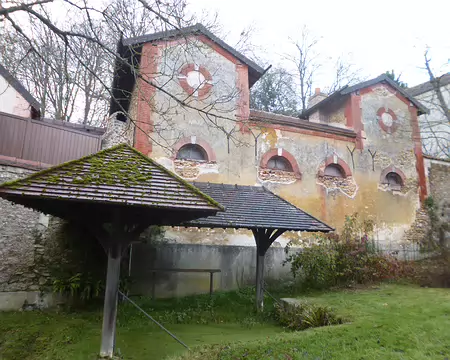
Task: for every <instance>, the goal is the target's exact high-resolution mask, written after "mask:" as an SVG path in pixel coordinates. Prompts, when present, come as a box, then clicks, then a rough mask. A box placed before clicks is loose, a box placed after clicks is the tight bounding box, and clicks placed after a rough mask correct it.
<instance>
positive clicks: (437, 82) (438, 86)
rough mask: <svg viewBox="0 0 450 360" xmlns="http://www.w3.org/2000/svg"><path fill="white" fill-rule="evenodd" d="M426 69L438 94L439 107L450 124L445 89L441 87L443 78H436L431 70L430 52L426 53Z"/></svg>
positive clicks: (449, 112) (449, 111)
mask: <svg viewBox="0 0 450 360" xmlns="http://www.w3.org/2000/svg"><path fill="white" fill-rule="evenodd" d="M424 58H425V68H426V69H427V72H428V76H429V78H430V83H431V85H432V86H433V91H434V92H435V94H436V99H437V105H438V107H439V109H440V111H441V112H442V115H443V116H444V117H445V118H446V120H447V122H448V123H449V124H450V110H449V104H448V103H447V101H446V100H445V98H444V93H443V87H442V85H441V77H436V76H434V74H433V71H432V70H431V66H430V61H431V59H430V58H429V57H428V50H427V51H425V54H424Z"/></svg>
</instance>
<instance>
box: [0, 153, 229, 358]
mask: <svg viewBox="0 0 450 360" xmlns="http://www.w3.org/2000/svg"><path fill="white" fill-rule="evenodd" d="M0 196H1V197H2V198H5V199H7V200H10V201H12V202H14V203H17V204H21V205H24V206H26V207H29V208H32V209H35V210H38V211H40V212H43V213H46V214H51V215H55V216H57V217H60V218H63V219H67V220H71V221H75V222H77V223H79V224H80V225H81V226H86V227H87V228H88V229H89V230H90V231H91V232H92V233H93V234H94V235H95V236H96V238H97V239H98V240H99V241H100V243H101V244H102V246H103V247H104V249H105V251H106V253H107V254H108V268H107V278H106V290H105V302H104V312H103V328H102V343H101V350H100V355H101V356H103V357H112V356H113V352H114V343H115V328H116V315H117V299H118V290H119V274H120V261H121V258H122V252H123V251H124V250H125V249H126V248H127V247H128V245H129V244H130V243H131V242H132V241H135V240H137V238H138V236H139V234H140V233H141V232H142V231H143V230H145V229H146V228H147V227H148V226H150V225H177V224H180V223H182V222H186V221H189V220H193V219H196V218H199V217H204V216H211V215H214V214H216V213H217V212H218V211H222V210H223V207H222V206H221V205H220V204H219V203H217V202H216V201H214V200H213V199H212V198H210V197H209V196H207V195H205V194H203V193H202V192H201V191H200V190H199V189H197V188H196V187H195V186H193V185H191V184H189V183H187V182H186V181H184V180H183V179H181V178H179V177H178V176H176V175H175V174H173V173H171V172H170V171H168V170H167V169H166V168H164V167H163V166H161V165H159V164H157V163H156V162H154V161H153V160H151V159H149V158H148V157H146V156H144V155H143V154H141V153H139V152H138V151H136V150H135V149H133V148H131V147H130V146H128V145H125V144H123V145H118V146H115V147H112V148H109V149H106V150H103V151H100V152H98V153H96V154H93V155H89V156H86V157H83V158H81V159H78V160H73V161H70V162H67V163H64V164H61V165H58V166H55V167H52V168H49V169H47V170H44V171H41V172H37V173H35V174H32V175H30V176H28V177H26V178H23V179H19V180H15V181H12V182H8V183H5V184H2V185H0Z"/></svg>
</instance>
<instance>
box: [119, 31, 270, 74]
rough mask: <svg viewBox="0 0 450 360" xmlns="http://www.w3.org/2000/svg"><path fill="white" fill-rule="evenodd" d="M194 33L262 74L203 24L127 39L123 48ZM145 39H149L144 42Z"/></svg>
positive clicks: (258, 68)
mask: <svg viewBox="0 0 450 360" xmlns="http://www.w3.org/2000/svg"><path fill="white" fill-rule="evenodd" d="M195 32H201V33H202V34H203V35H205V36H207V37H208V38H209V39H210V40H211V41H213V42H214V43H216V44H218V45H219V46H220V47H222V48H223V49H225V50H226V51H228V52H229V53H231V54H232V55H233V56H235V57H236V58H238V59H239V60H241V61H242V62H244V63H246V64H247V65H248V66H250V67H252V68H253V69H254V70H255V71H258V72H259V73H261V74H262V73H263V72H264V69H263V68H262V67H261V66H259V65H258V64H257V63H256V62H254V61H253V60H251V59H249V58H248V57H247V56H245V55H244V54H242V52H240V51H238V50H236V49H235V48H234V47H232V46H231V45H228V44H227V43H226V42H225V41H224V40H222V39H220V38H219V37H218V36H216V35H214V34H213V33H212V32H211V31H210V30H208V29H207V28H206V27H205V26H204V25H203V24H201V23H196V24H194V25H189V26H185V27H181V28H176V29H171V30H164V31H157V32H154V33H150V34H144V35H140V36H135V37H131V38H128V39H124V40H123V42H122V43H123V44H124V45H125V46H132V45H136V44H139V43H145V42H150V41H154V40H157V39H159V38H164V37H174V36H178V35H187V34H189V33H195ZM146 39H149V40H147V41H146Z"/></svg>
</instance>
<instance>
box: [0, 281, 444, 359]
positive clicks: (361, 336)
mask: <svg viewBox="0 0 450 360" xmlns="http://www.w3.org/2000/svg"><path fill="white" fill-rule="evenodd" d="M304 299H306V300H307V301H309V302H314V303H320V304H325V305H328V306H331V307H332V308H333V309H334V310H335V312H336V313H337V314H338V315H340V316H343V317H344V318H345V319H347V320H348V321H349V323H347V324H344V325H339V326H333V327H325V328H317V329H311V330H306V331H302V332H297V333H292V332H283V330H282V329H280V328H279V327H277V326H275V324H273V323H272V322H271V320H270V319H268V318H264V317H258V316H256V315H254V313H252V309H253V294H252V293H250V292H247V291H241V292H234V293H228V294H227V293H218V294H216V295H214V298H213V302H212V303H211V302H210V301H209V297H208V296H196V297H189V298H184V299H172V300H166V301H157V302H152V301H150V300H147V299H138V300H137V301H138V302H139V303H140V304H141V305H142V306H143V307H144V308H145V309H147V310H149V311H150V312H151V314H152V315H154V316H155V317H156V318H157V319H158V320H160V321H162V322H163V323H164V324H165V325H167V327H168V328H169V330H171V331H173V332H174V333H175V334H176V335H177V336H179V337H180V338H181V339H182V340H183V341H184V342H186V343H187V344H188V345H189V346H190V347H194V350H193V351H191V352H188V353H187V352H185V351H184V349H183V348H182V347H181V346H180V345H179V344H178V343H176V342H175V341H173V340H172V339H171V338H170V337H169V336H168V335H167V334H165V333H163V332H162V331H161V330H159V328H157V327H156V326H155V325H152V324H151V323H150V321H149V320H147V319H145V318H144V317H143V316H142V315H141V314H140V313H138V312H137V311H136V310H135V309H133V308H131V307H130V306H129V305H125V304H121V305H120V311H119V316H118V318H119V324H118V335H117V348H118V349H120V352H121V353H122V355H123V358H124V359H163V358H164V357H167V356H169V357H170V358H171V359H177V360H181V359H183V360H185V359H202V360H208V359H211V360H212V359H214V360H215V359H221V360H226V359H230V360H231V359H232V360H236V359H242V360H244V359H245V360H247V359H258V360H259V359H274V360H275V359H285V360H289V359H291V360H292V359H311V360H313V359H314V360H325V359H345V360H353V359H355V360H356V359H358V360H360V359H433V360H434V359H442V360H444V359H446V358H447V359H450V291H449V290H447V289H426V288H418V287H414V286H406V285H381V286H380V287H378V288H373V289H369V290H360V291H339V292H329V293H322V294H316V295H311V296H307V297H305V298H304ZM267 303H268V304H267V305H268V306H267V307H268V310H269V311H270V310H271V304H270V301H268V302H267ZM100 327H101V311H99V309H95V310H89V311H88V310H85V311H78V312H60V313H57V312H17V313H0V359H1V360H11V359H20V360H36V359H40V360H41V359H42V360H46V359H52V360H58V359H68V360H70V359H83V360H85V359H95V358H96V355H97V353H98V350H99V344H100ZM214 344H218V345H214ZM196 346H197V347H196Z"/></svg>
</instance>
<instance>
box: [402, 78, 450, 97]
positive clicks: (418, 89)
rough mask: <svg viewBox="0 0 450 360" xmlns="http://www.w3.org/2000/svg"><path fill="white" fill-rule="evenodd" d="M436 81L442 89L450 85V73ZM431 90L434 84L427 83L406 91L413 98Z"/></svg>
mask: <svg viewBox="0 0 450 360" xmlns="http://www.w3.org/2000/svg"><path fill="white" fill-rule="evenodd" d="M436 81H437V83H438V84H439V86H440V87H441V86H446V85H448V84H450V73H447V74H443V75H442V76H439V77H436ZM431 90H433V84H432V83H431V81H427V82H424V83H422V84H419V85H416V86H413V87H411V88H408V89H406V91H407V92H408V93H409V94H410V95H411V96H417V95H420V94H423V93H426V92H428V91H431Z"/></svg>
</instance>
